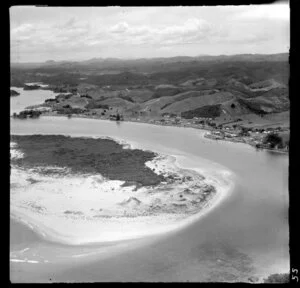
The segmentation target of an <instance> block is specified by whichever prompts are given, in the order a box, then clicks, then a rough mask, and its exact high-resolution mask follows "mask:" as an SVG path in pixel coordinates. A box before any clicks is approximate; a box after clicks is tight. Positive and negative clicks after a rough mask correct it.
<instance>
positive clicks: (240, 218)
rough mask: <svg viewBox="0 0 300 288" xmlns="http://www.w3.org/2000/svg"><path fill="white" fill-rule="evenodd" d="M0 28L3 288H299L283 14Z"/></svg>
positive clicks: (240, 10) (216, 10) (254, 8)
mask: <svg viewBox="0 0 300 288" xmlns="http://www.w3.org/2000/svg"><path fill="white" fill-rule="evenodd" d="M9 26H10V27H9V35H10V40H9V41H10V45H9V47H10V48H9V49H10V64H9V65H10V67H9V68H10V87H9V88H8V89H10V114H9V116H10V118H9V122H10V136H9V137H10V139H9V140H10V143H9V145H10V146H9V147H10V148H9V149H8V150H10V180H9V181H10V182H9V215H10V217H9V218H10V219H9V281H10V282H11V283H99V282H120V283H122V282H152V283H158V282H163V283H165V282H173V283H174V282H179V283H185V282H197V283H237V282H238V283H289V282H291V280H290V279H294V280H295V277H296V278H297V277H298V276H297V275H296V274H297V273H298V270H297V269H296V267H294V268H293V267H290V266H291V264H290V247H289V241H290V236H289V232H290V226H289V205H290V197H289V153H290V152H289V141H290V97H289V90H290V89H289V88H290V87H289V77H290V63H289V57H290V38H291V37H290V3H289V2H288V1H277V2H273V3H270V4H252V5H215V6H200V5H199V6H176V5H175V6H113V5H112V6H77V7H76V6H38V5H36V6H35V5H27V6H25V5H24V6H21V5H19V6H18V5H16V6H11V7H10V8H9ZM292 268H293V269H292ZM291 271H293V273H296V274H295V275H296V276H294V278H293V277H292V278H291V273H292V272H291ZM297 280H298V278H297Z"/></svg>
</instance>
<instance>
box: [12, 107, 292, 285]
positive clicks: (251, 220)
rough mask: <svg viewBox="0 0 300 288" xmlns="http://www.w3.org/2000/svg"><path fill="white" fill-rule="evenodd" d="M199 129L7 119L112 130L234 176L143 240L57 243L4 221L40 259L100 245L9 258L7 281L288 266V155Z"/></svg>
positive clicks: (235, 272)
mask: <svg viewBox="0 0 300 288" xmlns="http://www.w3.org/2000/svg"><path fill="white" fill-rule="evenodd" d="M29 105H30V104H29ZM203 133H204V132H203V131H201V130H196V129H191V128H176V127H163V126H154V125H148V124H140V123H126V122H123V123H120V124H117V123H116V122H112V121H99V120H92V119H75V118H73V119H67V118H64V117H41V118H40V119H30V120H29V119H28V120H19V119H11V134H67V135H73V136H110V137H116V138H119V139H123V140H125V141H128V142H131V143H135V144H136V145H137V146H138V145H140V146H141V147H144V148H146V149H150V150H154V151H157V152H160V153H167V154H173V155H177V156H178V159H179V163H180V164H181V165H183V166H185V167H191V168H193V167H194V168H196V167H200V168H201V167H203V166H207V165H210V167H213V166H214V165H222V166H224V167H225V168H226V169H228V170H230V171H232V172H233V173H234V175H235V188H234V191H233V192H232V193H231V194H230V195H229V196H228V197H227V198H226V199H225V200H224V201H223V202H222V203H220V205H219V206H217V208H216V209H214V210H212V211H211V212H209V213H208V214H207V215H205V216H204V217H203V218H202V219H200V220H199V221H197V222H196V223H193V224H191V225H190V226H187V227H186V228H184V229H182V230H180V231H179V232H176V233H169V234H166V235H164V236H156V237H153V238H149V239H147V240H142V239H141V240H133V241H127V242H126V243H123V244H122V243H116V244H115V245H112V244H110V245H105V244H104V245H102V246H101V247H100V246H99V247H98V246H97V247H94V248H93V247H72V246H63V245H60V244H58V243H50V242H47V241H46V240H45V239H43V238H41V237H40V236H38V235H37V234H36V233H34V231H32V230H31V229H28V227H26V226H25V225H23V224H21V223H16V222H15V221H14V220H11V241H10V243H11V251H14V250H17V249H24V248H30V251H33V252H34V253H35V255H36V257H42V258H43V259H54V258H53V255H54V254H55V255H58V256H57V257H58V258H59V255H61V257H63V256H66V255H73V254H74V253H75V252H76V253H78V251H84V252H87V251H88V252H90V251H93V250H95V251H96V250H97V249H100V250H99V251H100V252H101V253H100V254H98V255H97V256H91V257H85V258H84V259H83V258H80V259H79V258H76V259H75V258H72V259H71V260H70V261H68V260H65V261H62V262H55V261H52V262H51V261H50V262H49V263H45V264H42V263H40V264H31V263H11V280H12V281H15V282H23V281H25V282H26V281H27V282H31V281H32V282H40V281H43V282H45V281H213V282H216V281H237V280H238V281H244V280H247V278H248V277H250V276H253V275H256V276H258V277H264V276H265V275H267V274H270V273H278V272H288V271H289V246H288V241H289V235H288V233H289V227H288V219H287V217H288V205H289V199H288V156H287V155H284V154H278V153H270V152H266V151H256V150H255V149H253V148H252V147H250V146H247V145H244V144H235V143H234V144H233V143H229V142H217V141H213V140H210V139H206V138H203ZM20 237H22V239H21V238H20ZM118 245H119V246H118ZM72 253H73V254H72ZM51 256H52V258H51ZM58 258H57V259H58ZM64 259H67V258H64ZM79 260H80V261H79ZM50 279H51V280H50Z"/></svg>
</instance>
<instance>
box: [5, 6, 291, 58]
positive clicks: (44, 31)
mask: <svg viewBox="0 0 300 288" xmlns="http://www.w3.org/2000/svg"><path fill="white" fill-rule="evenodd" d="M10 25H11V26H10V27H11V33H10V35H11V40H10V41H11V61H12V62H40V61H46V60H50V59H51V60H57V61H59V60H85V59H90V58H94V57H97V58H99V57H103V58H106V57H116V58H152V57H172V56H178V55H183V56H196V55H201V54H208V55H220V54H228V55H230V54H243V53H261V54H271V53H281V52H288V51H289V41H290V28H289V27H290V10H289V4H288V2H278V3H275V4H271V5H250V6H249V5H248V6H207V7H205V6H196V7H193V6H186V7H178V6H173V7H33V6H14V7H11V8H10Z"/></svg>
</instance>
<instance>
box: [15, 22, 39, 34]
mask: <svg viewBox="0 0 300 288" xmlns="http://www.w3.org/2000/svg"><path fill="white" fill-rule="evenodd" d="M33 30H34V26H33V25H32V24H30V23H24V24H21V25H20V26H18V27H15V28H13V29H12V30H11V34H12V35H22V34H28V33H30V32H32V31H33Z"/></svg>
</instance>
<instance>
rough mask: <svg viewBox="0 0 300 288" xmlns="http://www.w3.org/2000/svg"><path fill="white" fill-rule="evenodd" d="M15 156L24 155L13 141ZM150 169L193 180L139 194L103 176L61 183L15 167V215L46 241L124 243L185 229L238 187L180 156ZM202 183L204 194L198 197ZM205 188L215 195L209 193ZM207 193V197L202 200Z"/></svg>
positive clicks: (164, 159) (152, 164) (159, 160)
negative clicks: (185, 165) (183, 162)
mask: <svg viewBox="0 0 300 288" xmlns="http://www.w3.org/2000/svg"><path fill="white" fill-rule="evenodd" d="M96 138H109V139H113V140H114V141H116V140H117V141H116V142H118V143H120V144H122V145H124V148H127V149H132V148H133V146H135V145H134V144H132V143H127V142H125V141H123V140H121V139H115V138H111V137H96ZM139 149H140V147H139ZM11 156H12V157H22V153H20V151H18V150H17V149H16V145H15V144H13V143H12V145H11ZM146 165H147V166H148V167H150V168H151V169H153V168H154V169H156V170H155V171H157V172H156V173H177V174H180V175H181V176H183V177H190V178H191V179H192V180H190V181H185V182H183V183H179V182H180V181H179V182H178V181H177V182H176V181H175V182H174V183H173V184H172V183H171V184H170V183H163V184H162V185H159V186H158V187H156V189H149V188H147V187H146V188H145V187H143V188H140V189H138V191H134V188H135V187H134V186H126V187H121V185H122V184H123V182H122V181H116V180H114V181H111V180H108V179H104V178H103V177H102V176H101V175H83V176H82V177H79V176H78V175H76V176H72V175H71V176H68V177H65V176H64V177H58V178H56V179H55V177H46V176H42V175H39V173H37V170H36V169H35V171H25V170H22V169H19V168H17V167H12V169H11V215H12V217H13V218H15V219H17V220H18V219H19V220H20V217H21V218H22V219H23V223H24V221H26V223H27V225H32V227H34V229H35V230H36V231H38V232H39V233H40V234H42V235H43V236H44V237H46V238H49V239H50V240H53V241H59V242H63V243H65V244H73V245H80V244H86V243H94V242H107V241H121V240H126V239H133V238H141V237H145V236H150V235H155V234H161V233H166V232H170V231H175V230H177V229H180V228H182V227H184V226H186V225H188V224H190V223H192V222H194V221H196V220H197V219H199V218H200V217H201V216H203V215H204V214H206V213H208V211H210V210H212V209H213V208H214V207H216V206H217V205H218V203H220V202H221V200H222V199H223V198H224V197H225V196H226V194H227V193H228V191H230V189H231V188H232V185H233V183H231V182H226V181H223V180H224V179H225V178H228V176H229V174H227V175H221V174H220V175H219V179H218V177H211V176H210V175H205V176H204V177H205V179H203V176H201V175H200V174H199V173H201V174H202V175H203V172H204V173H205V169H204V170H199V169H198V170H197V169H193V170H192V169H186V168H183V167H180V166H179V164H178V161H177V159H176V157H174V156H166V155H164V156H162V155H160V156H158V157H157V158H156V159H155V160H154V161H150V163H149V162H148V163H147V164H146ZM228 173H229V172H228ZM222 177H223V180H222ZM190 178H187V179H190ZM28 179H29V180H28ZM222 181H223V182H222ZM58 183H59V185H58ZM196 184H199V185H198V186H197V187H196V189H198V190H197V191H198V192H196V193H193V190H194V191H195V185H196ZM193 185H194V186H193ZM205 185H206V186H205ZM209 185H211V186H209ZM203 187H206V189H207V191H208V192H210V193H208V192H207V193H204V194H203ZM211 187H215V188H216V191H215V193H212V191H209V189H208V188H211ZM190 188H191V189H190ZM87 191H88V192H87ZM99 191H101V193H99ZM170 191H171V192H172V193H171V192H170ZM184 191H185V192H184ZM87 193H88V194H87ZM199 195H200V198H199ZM201 195H202V196H203V195H205V197H202V200H201ZM100 196H101V197H100ZM170 199H172V200H170ZM199 199H200V200H199ZM182 200H183V201H182ZM197 201H198V202H197ZM182 202H185V203H186V204H182ZM170 203H171V204H170ZM192 203H193V204H192ZM99 207H101V208H99ZM50 227H52V229H50ZM66 227H67V229H66ZM100 227H101V228H100Z"/></svg>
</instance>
